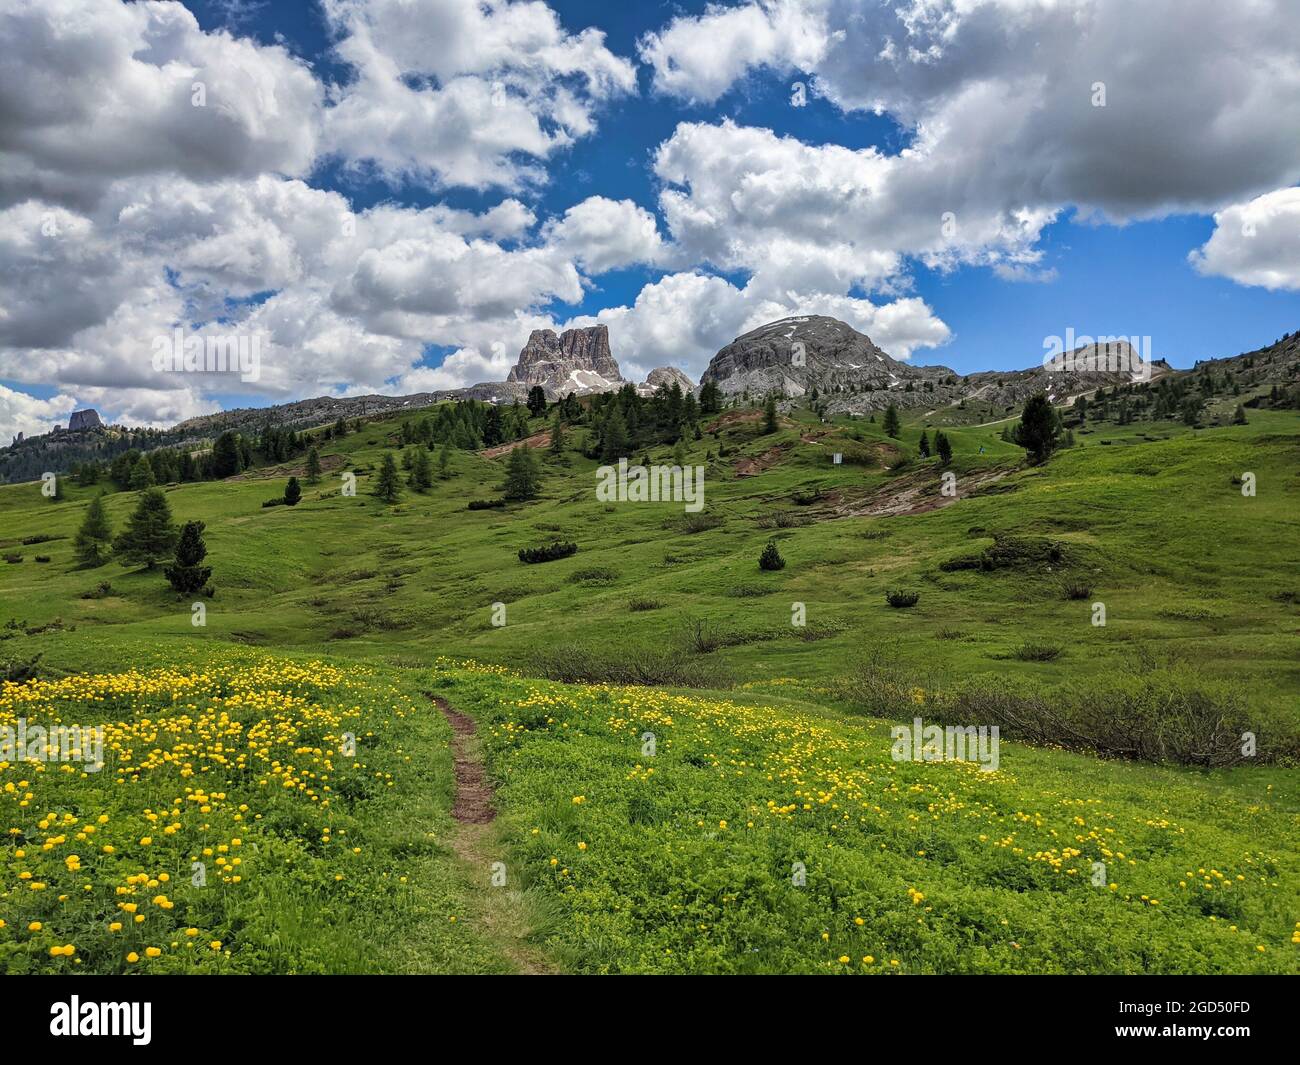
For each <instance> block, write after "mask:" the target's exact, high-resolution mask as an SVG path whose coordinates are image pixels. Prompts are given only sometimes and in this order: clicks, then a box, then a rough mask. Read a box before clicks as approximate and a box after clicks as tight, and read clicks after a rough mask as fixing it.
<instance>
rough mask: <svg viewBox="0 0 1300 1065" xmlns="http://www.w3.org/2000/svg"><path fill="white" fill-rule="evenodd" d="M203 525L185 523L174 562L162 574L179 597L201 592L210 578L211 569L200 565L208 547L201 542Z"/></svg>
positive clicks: (177, 544) (197, 522)
mask: <svg viewBox="0 0 1300 1065" xmlns="http://www.w3.org/2000/svg"><path fill="white" fill-rule="evenodd" d="M203 529H204V525H203V522H201V521H187V522H186V523H185V525H184V527H183V528H182V529H181V535H180V539H179V540H178V541H177V543H176V561H175V562H174V563H172V565H170V566H168V567H167V568H166V569H165V570H164V571H163V572H164V573H165V574H166V576H167V582H168V583H169V584H170V585H171V586H172V587H173V588H175V589H176V591H178V592H179V593H180V594H181V595H193V594H194V593H195V592H199V591H202V590H203V588H204V587H205V586H206V585H207V583H208V578H209V577H211V576H212V567H211V566H203V565H200V563H201V562H202V561H203V560H204V558H206V557H207V554H208V547H207V544H205V543H204V542H203Z"/></svg>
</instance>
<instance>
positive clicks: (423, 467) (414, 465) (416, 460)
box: [406, 447, 433, 492]
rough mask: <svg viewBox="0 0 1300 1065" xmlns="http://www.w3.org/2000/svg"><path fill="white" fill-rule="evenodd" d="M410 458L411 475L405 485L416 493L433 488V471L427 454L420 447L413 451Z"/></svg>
mask: <svg viewBox="0 0 1300 1065" xmlns="http://www.w3.org/2000/svg"><path fill="white" fill-rule="evenodd" d="M414 452H415V454H414V455H413V456H412V458H411V475H410V477H408V478H407V479H406V483H407V484H409V485H410V486H411V487H412V488H414V489H415V490H416V491H417V492H423V491H426V490H427V489H429V488H431V487H432V486H433V469H432V467H431V465H430V463H429V453H428V452H427V451H425V450H424V448H422V447H417V448H415V449H414Z"/></svg>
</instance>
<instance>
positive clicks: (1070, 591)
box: [1061, 581, 1092, 599]
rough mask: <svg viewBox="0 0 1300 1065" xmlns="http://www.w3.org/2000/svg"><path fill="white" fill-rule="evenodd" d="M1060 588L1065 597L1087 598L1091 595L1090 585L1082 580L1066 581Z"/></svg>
mask: <svg viewBox="0 0 1300 1065" xmlns="http://www.w3.org/2000/svg"><path fill="white" fill-rule="evenodd" d="M1061 590H1062V592H1063V593H1064V594H1065V598H1066V599H1087V598H1088V596H1090V595H1092V585H1091V584H1084V583H1083V582H1082V581H1068V582H1066V584H1065V585H1064V587H1063V588H1062V589H1061Z"/></svg>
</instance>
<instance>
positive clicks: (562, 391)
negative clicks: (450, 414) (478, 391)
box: [506, 325, 625, 396]
mask: <svg viewBox="0 0 1300 1065" xmlns="http://www.w3.org/2000/svg"><path fill="white" fill-rule="evenodd" d="M506 380H507V381H510V382H518V383H520V384H526V385H530V386H531V385H541V386H542V387H543V388H544V389H546V391H547V392H548V393H551V394H554V395H561V396H562V395H566V394H568V393H569V392H576V393H579V394H581V393H584V392H607V391H610V390H611V389H616V388H618V387H619V386H620V385H622V384H624V383H625V382H624V380H623V375H622V373H620V372H619V368H618V363H617V362H616V361H615V360H614V356H613V354H612V353H611V352H610V350H609V327H608V326H604V325H591V326H584V327H582V328H578V329H566V330H565V331H564V332H563V333H560V334H559V335H558V336H557V335H556V333H555V330H554V329H534V330H533V331H532V333H530V334H529V336H528V342H527V343H526V344H524V346H523V348H522V350H521V351H520V352H519V361H518V362H517V363H516V364H515V367H514V369H512V370H511V371H510V376H509V377H507V378H506Z"/></svg>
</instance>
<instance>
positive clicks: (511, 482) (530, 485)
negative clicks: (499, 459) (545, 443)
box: [501, 445, 541, 501]
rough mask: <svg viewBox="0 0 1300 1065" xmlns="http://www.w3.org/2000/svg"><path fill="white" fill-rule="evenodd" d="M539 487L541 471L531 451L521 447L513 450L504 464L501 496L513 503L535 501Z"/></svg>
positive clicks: (528, 448)
mask: <svg viewBox="0 0 1300 1065" xmlns="http://www.w3.org/2000/svg"><path fill="white" fill-rule="evenodd" d="M540 486H541V471H540V469H539V467H538V463H537V457H536V456H535V455H534V454H533V449H532V448H530V447H526V446H523V445H521V446H519V447H517V448H515V449H514V450H513V451H511V452H510V458H509V460H508V461H507V463H506V480H505V484H503V485H502V486H501V494H502V495H503V496H505V498H506V499H510V500H514V501H522V500H525V499H536V498H537V492H538V489H539V488H540Z"/></svg>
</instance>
